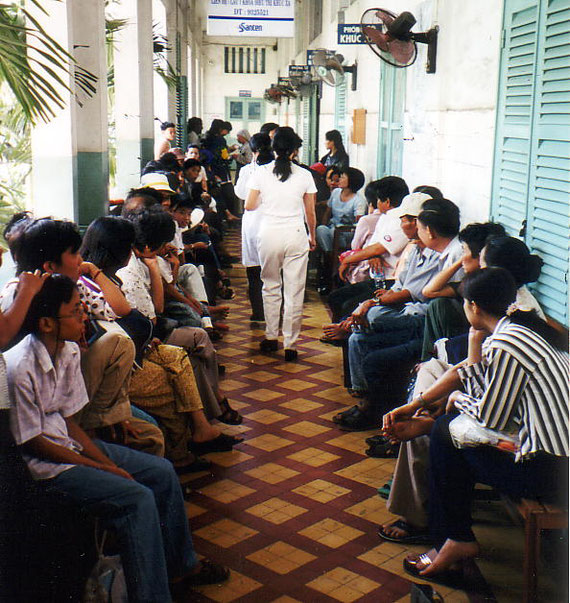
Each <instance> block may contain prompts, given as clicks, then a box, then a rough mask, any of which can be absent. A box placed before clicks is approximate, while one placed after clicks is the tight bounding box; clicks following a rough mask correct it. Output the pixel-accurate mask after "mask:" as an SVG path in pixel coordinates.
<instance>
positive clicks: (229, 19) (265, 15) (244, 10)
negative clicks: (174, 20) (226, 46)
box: [208, 0, 295, 38]
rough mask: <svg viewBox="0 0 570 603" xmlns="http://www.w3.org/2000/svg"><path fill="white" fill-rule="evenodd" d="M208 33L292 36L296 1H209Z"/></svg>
mask: <svg viewBox="0 0 570 603" xmlns="http://www.w3.org/2000/svg"><path fill="white" fill-rule="evenodd" d="M208 35H209V36H237V37H257V38H267V37H268V38H292V37H294V35H295V2H294V0H209V6H208Z"/></svg>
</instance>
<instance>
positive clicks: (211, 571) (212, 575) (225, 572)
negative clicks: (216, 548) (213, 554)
mask: <svg viewBox="0 0 570 603" xmlns="http://www.w3.org/2000/svg"><path fill="white" fill-rule="evenodd" d="M201 564H202V567H201V568H200V571H199V572H198V573H197V574H190V575H189V576H186V577H185V578H184V579H183V580H181V581H180V582H178V583H176V584H175V585H174V587H175V589H176V590H180V587H178V584H180V585H184V586H186V587H188V586H205V585H206V584H219V583H220V582H225V581H226V580H227V579H228V578H229V577H230V570H229V569H228V568H227V567H224V566H223V565H220V564H219V563H214V562H213V561H208V560H207V559H202V561H201Z"/></svg>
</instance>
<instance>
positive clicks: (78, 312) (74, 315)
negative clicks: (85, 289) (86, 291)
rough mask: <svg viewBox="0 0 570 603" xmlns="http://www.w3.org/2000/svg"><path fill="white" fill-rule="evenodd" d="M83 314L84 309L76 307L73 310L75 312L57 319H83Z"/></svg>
mask: <svg viewBox="0 0 570 603" xmlns="http://www.w3.org/2000/svg"><path fill="white" fill-rule="evenodd" d="M84 314H85V309H84V308H83V306H77V308H75V310H72V311H71V312H70V313H69V314H62V315H61V316H58V317H57V318H83V315H84Z"/></svg>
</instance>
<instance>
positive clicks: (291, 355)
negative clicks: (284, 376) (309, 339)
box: [285, 350, 299, 362]
mask: <svg viewBox="0 0 570 603" xmlns="http://www.w3.org/2000/svg"><path fill="white" fill-rule="evenodd" d="M298 356H299V354H298V353H297V350H285V361H286V362H293V361H294V360H297V357H298Z"/></svg>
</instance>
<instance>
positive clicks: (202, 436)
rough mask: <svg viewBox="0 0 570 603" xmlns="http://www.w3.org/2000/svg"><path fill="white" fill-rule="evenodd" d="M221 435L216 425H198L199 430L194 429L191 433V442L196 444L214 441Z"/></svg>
mask: <svg viewBox="0 0 570 603" xmlns="http://www.w3.org/2000/svg"><path fill="white" fill-rule="evenodd" d="M221 433H222V431H221V429H220V428H219V427H217V426H216V425H210V423H208V424H207V426H205V425H204V426H202V425H200V429H194V431H193V432H192V441H193V442H196V444H200V443H201V442H209V441H210V440H215V439H216V438H217V437H218V436H219V435H220V434H221Z"/></svg>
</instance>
